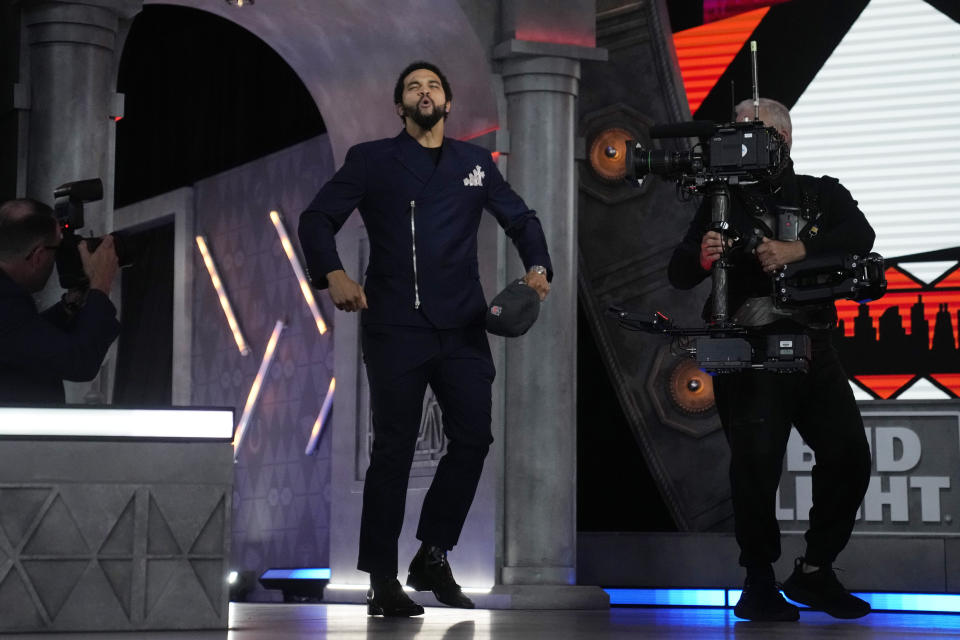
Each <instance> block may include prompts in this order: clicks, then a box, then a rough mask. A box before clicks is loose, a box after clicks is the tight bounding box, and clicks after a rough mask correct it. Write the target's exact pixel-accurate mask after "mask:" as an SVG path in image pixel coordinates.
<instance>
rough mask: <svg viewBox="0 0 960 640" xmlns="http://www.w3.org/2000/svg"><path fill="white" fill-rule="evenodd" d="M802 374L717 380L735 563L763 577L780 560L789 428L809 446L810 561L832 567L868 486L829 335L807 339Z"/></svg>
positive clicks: (860, 436) (852, 410)
mask: <svg viewBox="0 0 960 640" xmlns="http://www.w3.org/2000/svg"><path fill="white" fill-rule="evenodd" d="M811 338H812V341H813V358H812V362H811V367H810V371H809V372H808V373H806V374H797V373H790V374H786V373H769V372H761V371H746V372H740V373H733V374H723V375H718V376H716V377H715V378H714V385H715V390H716V399H717V409H718V411H719V413H720V419H721V422H722V423H723V427H724V432H725V434H726V436H727V441H728V442H729V444H730V453H731V461H730V484H731V490H732V495H733V512H734V520H735V523H734V525H735V530H736V537H737V543H738V544H739V545H740V564H741V565H743V566H744V567H746V568H747V572H748V574H749V573H751V570H755V571H757V572H758V573H768V572H769V567H770V565H771V564H772V563H773V562H774V561H776V560H777V559H778V558H779V557H780V528H779V526H778V523H777V519H776V491H777V486H778V484H779V481H780V474H781V471H782V468H783V456H784V453H785V452H786V447H787V438H788V437H789V435H790V427H791V424H792V425H794V426H796V428H797V431H798V432H799V433H800V435H801V436H802V437H803V440H804V442H806V444H807V445H808V446H809V447H810V448H811V449H813V452H814V454H815V457H816V466H815V467H814V468H813V472H812V475H813V478H812V479H813V507H812V508H811V509H810V526H809V529H808V530H807V533H806V542H807V550H806V554H805V559H806V561H807V562H808V563H809V564H813V565H823V564H829V563H832V562H833V561H834V560H835V559H836V557H837V555H838V554H839V553H840V551H841V550H842V549H843V548H844V546H846V544H847V541H848V540H849V539H850V534H851V532H852V531H853V525H854V521H855V519H856V514H857V509H858V508H859V506H860V503H861V501H862V500H863V496H864V494H865V493H866V490H867V485H868V484H869V481H870V468H871V457H870V448H869V445H868V443H867V439H866V435H865V433H864V429H863V420H862V418H861V417H860V411H859V409H858V408H857V404H856V401H855V400H854V398H853V392H852V391H851V389H850V385H849V382H848V381H847V375H846V373H845V372H844V370H843V367H842V366H841V365H840V361H839V358H838V357H837V353H836V351H835V350H834V348H833V346H832V345H831V344H830V338H829V336H828V335H827V334H826V333H823V332H815V333H813V334H811Z"/></svg>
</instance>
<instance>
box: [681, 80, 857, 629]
mask: <svg viewBox="0 0 960 640" xmlns="http://www.w3.org/2000/svg"><path fill="white" fill-rule="evenodd" d="M753 117H754V107H753V102H752V101H750V100H747V101H744V102H741V103H740V104H739V105H737V107H736V118H737V120H738V121H742V120H753ZM760 120H762V121H763V123H764V124H766V125H767V126H772V127H774V128H775V129H777V131H778V132H779V133H780V135H781V136H783V138H784V142H785V143H786V144H787V147H788V148H789V146H790V144H791V142H792V138H791V133H792V132H791V123H790V114H789V112H788V110H787V108H786V107H785V106H784V105H782V104H780V103H779V102H776V101H774V100H768V99H761V101H760ZM778 205H780V206H795V207H800V209H801V211H804V213H805V218H807V219H806V220H801V221H800V224H799V226H800V227H802V230H801V232H800V234H799V240H796V241H787V242H783V241H778V240H775V239H772V238H771V236H774V235H775V234H774V232H773V231H772V229H776V228H777V226H776V224H775V223H774V222H771V220H773V221H775V220H776V215H777V206H778ZM729 218H730V224H731V227H732V228H733V229H732V230H733V233H730V234H724V235H723V236H721V234H720V233H718V232H716V231H710V230H708V228H709V227H710V222H711V203H710V201H709V199H705V200H704V202H703V203H702V205H701V206H700V208H699V210H698V212H697V214H696V216H695V218H694V219H693V221H692V223H691V224H690V227H689V229H688V230H687V233H686V236H685V237H684V239H683V241H682V243H681V244H680V245H679V246H678V247H677V248H676V249H675V251H674V253H673V256H672V258H671V261H670V266H669V279H670V282H671V284H673V285H674V286H675V287H677V288H680V289H689V288H692V287H694V286H696V285H697V284H698V283H700V282H701V281H703V280H704V279H705V278H707V277H708V276H710V274H711V271H712V269H713V267H714V264H715V263H716V261H717V260H718V259H720V258H721V256H724V257H725V258H726V261H727V263H728V264H729V265H730V266H729V268H728V278H729V297H728V301H729V309H730V310H731V316H732V317H731V320H732V322H733V323H734V324H736V325H740V326H747V327H753V328H755V329H756V330H757V331H759V332H762V333H770V334H778V333H787V334H789V333H806V334H807V335H809V336H810V339H811V343H812V358H811V361H810V369H809V372H808V373H776V372H770V371H758V370H749V369H748V370H744V371H739V372H736V373H725V374H721V375H718V376H716V377H715V378H714V388H715V392H716V401H717V409H718V411H719V414H720V420H721V422H722V424H723V428H724V433H725V435H726V438H727V441H728V443H729V445H730V452H731V462H730V484H731V492H732V498H733V511H734V521H735V531H736V538H737V543H738V544H739V546H740V564H741V565H742V566H743V567H745V568H746V573H747V575H746V581H745V584H744V589H743V595H742V596H741V598H740V601H739V602H738V603H737V605H736V607H735V609H734V613H735V614H736V615H737V616H738V617H740V618H746V619H749V620H797V619H798V618H799V611H798V609H797V607H795V606H793V605H792V604H790V603H788V602H787V601H786V600H784V598H783V597H782V596H781V595H780V592H779V591H778V589H777V585H776V581H775V578H774V571H773V566H772V565H773V563H774V562H775V561H776V560H777V559H778V558H779V557H780V529H779V526H778V523H777V519H776V513H775V504H776V491H777V486H778V484H779V481H780V474H781V471H782V467H783V456H784V453H785V451H786V445H787V439H788V436H789V434H790V427H791V424H792V425H793V426H795V427H796V428H797V430H798V431H799V433H800V435H801V436H802V437H803V439H804V441H805V442H806V443H807V445H809V446H810V447H811V448H812V449H813V451H814V453H815V455H816V466H815V467H814V469H813V507H812V508H811V509H810V516H809V518H810V527H809V529H808V531H807V533H806V552H805V554H804V556H803V557H801V558H797V559H796V561H795V566H794V571H793V573H792V574H791V575H790V577H789V578H788V579H787V581H786V582H785V583H784V584H783V589H784V592H785V593H786V594H787V596H788V597H789V598H791V599H792V600H794V601H796V602H801V603H803V604H807V605H809V606H811V607H812V608H815V609H822V610H824V611H826V612H827V613H829V614H830V615H832V616H834V617H838V618H857V617H860V616H863V615H866V614H867V613H869V612H870V605H869V604H867V603H866V602H864V601H863V600H860V599H859V598H856V597H855V596H853V595H851V594H850V593H849V592H848V591H847V590H846V589H845V588H844V587H843V586H842V585H841V584H840V582H839V581H838V580H837V578H836V575H835V574H834V572H833V569H832V563H833V562H834V560H835V559H836V557H837V555H838V554H839V553H840V551H841V550H842V549H843V548H844V547H845V546H846V544H847V541H848V540H849V538H850V534H851V532H852V530H853V525H854V520H855V518H856V514H857V509H858V508H859V505H860V503H861V501H862V499H863V496H864V494H865V493H866V489H867V485H868V483H869V476H870V467H871V457H870V449H869V445H868V443H867V440H866V436H865V434H864V428H863V421H862V419H861V417H860V412H859V410H858V408H857V405H856V401H855V400H854V397H853V393H852V391H851V390H850V386H849V382H848V378H847V375H846V373H845V372H844V370H843V368H842V367H841V364H840V361H839V359H838V357H837V353H836V351H835V350H834V348H833V346H832V344H831V341H830V332H831V330H832V329H833V328H834V327H835V325H836V319H837V316H836V308H835V307H834V305H833V303H832V302H829V303H826V304H819V305H813V306H804V307H796V308H786V309H783V308H777V307H776V306H775V305H774V302H773V299H772V297H771V292H772V284H771V274H772V273H774V272H775V271H777V270H779V269H781V268H782V267H783V266H784V265H786V264H790V263H793V262H798V261H800V260H802V259H804V258H805V257H807V256H811V257H813V256H817V255H824V254H827V253H856V254H859V255H861V256H863V255H866V254H867V253H868V252H869V250H870V248H871V247H872V246H873V240H874V232H873V229H871V227H870V225H869V223H868V222H867V220H866V218H865V217H864V215H863V213H862V212H861V211H860V209H859V208H858V207H857V202H856V200H854V199H853V197H852V196H851V195H850V192H849V191H847V190H846V189H845V188H844V187H843V186H841V185H840V183H839V182H838V181H837V180H836V179H834V178H831V177H829V176H824V177H822V178H815V177H812V176H805V175H796V174H795V173H794V171H793V164H792V162H790V163H789V164H788V165H787V167H786V169H785V170H784V171H783V172H782V173H781V174H780V176H778V177H777V178H775V179H771V180H764V181H761V182H759V183H756V184H754V185H746V186H731V187H730V216H729ZM804 223H806V226H804ZM735 235H739V236H740V237H744V238H746V237H755V238H758V240H757V241H755V242H754V243H749V244H748V245H747V247H746V248H744V246H743V244H742V243H735V242H734V241H733V240H732V239H731V237H732V236H735ZM760 235H762V236H763V237H762V238H760ZM751 245H754V246H755V248H753V249H750V248H749V247H750V246H751ZM710 308H711V301H710V300H708V301H707V309H706V310H705V312H704V315H705V316H709V315H710Z"/></svg>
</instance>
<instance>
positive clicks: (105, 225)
mask: <svg viewBox="0 0 960 640" xmlns="http://www.w3.org/2000/svg"><path fill="white" fill-rule="evenodd" d="M141 5H142V1H141V0H83V1H75V2H61V1H43V0H32V1H28V2H24V4H23V27H24V38H23V39H24V42H25V43H26V45H27V46H26V50H27V51H28V54H27V55H28V56H29V74H30V77H29V79H28V84H29V87H30V127H29V140H28V143H29V152H28V161H27V185H26V194H27V196H29V197H31V198H36V199H38V200H41V201H43V202H52V199H53V190H54V188H56V187H57V186H59V185H61V184H63V183H65V182H70V181H73V180H80V179H85V178H95V177H99V178H101V179H103V181H104V200H103V202H102V203H97V204H91V205H90V206H89V208H88V212H87V226H88V227H89V228H90V230H92V231H93V232H94V233H102V232H103V231H105V230H108V229H109V228H110V224H111V222H112V220H111V219H110V213H111V212H112V210H113V163H114V131H115V127H116V123H115V121H114V118H115V117H117V116H122V115H123V113H122V100H121V99H120V98H119V97H118V96H117V95H116V84H117V78H116V67H117V58H118V57H119V55H120V47H119V46H118V44H119V42H120V40H122V36H121V34H122V26H123V21H124V20H126V19H128V18H131V17H132V16H133V15H134V14H135V13H136V12H137V11H139V8H140V6H141Z"/></svg>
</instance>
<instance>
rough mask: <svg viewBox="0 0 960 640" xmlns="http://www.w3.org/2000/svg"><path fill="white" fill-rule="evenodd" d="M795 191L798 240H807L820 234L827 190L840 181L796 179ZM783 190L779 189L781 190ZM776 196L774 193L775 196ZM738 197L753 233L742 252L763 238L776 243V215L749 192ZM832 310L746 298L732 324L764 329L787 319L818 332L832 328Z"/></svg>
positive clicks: (769, 299)
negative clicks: (797, 213)
mask: <svg viewBox="0 0 960 640" xmlns="http://www.w3.org/2000/svg"><path fill="white" fill-rule="evenodd" d="M796 180H797V191H798V202H797V204H798V205H799V208H800V219H799V221H798V225H799V227H800V228H799V231H798V234H797V237H798V240H799V241H803V240H808V239H810V238H813V237H815V236H816V235H817V234H818V233H819V232H820V229H819V221H820V218H821V217H822V216H823V214H824V213H825V210H824V202H825V201H827V200H828V195H827V194H828V193H829V190H831V189H834V188H835V187H836V185H838V184H839V180H837V179H836V178H833V177H831V176H823V177H821V178H816V177H814V176H807V175H798V176H796ZM781 188H782V186H781ZM774 193H776V191H775V192H774ZM740 195H741V197H742V200H743V203H744V204H745V205H746V207H747V210H748V214H749V216H750V220H751V223H752V225H753V229H751V230H750V234H749V236H747V238H748V239H747V241H746V245H745V246H744V250H745V251H752V250H753V249H755V248H756V246H757V245H758V244H759V243H760V242H761V239H762V238H764V237H766V238H770V239H772V240H776V239H777V237H776V231H775V230H776V229H777V228H778V225H777V212H776V211H771V210H770V207H769V206H768V205H767V203H766V202H765V199H764V198H763V197H761V196H760V195H759V194H757V193H754V192H751V190H749V189H741V190H740ZM835 314H836V311H835V307H834V306H833V304H832V303H831V304H829V305H814V306H810V307H794V308H781V307H777V306H776V304H775V303H774V300H773V297H772V296H763V297H753V298H748V299H747V300H745V301H744V303H743V304H742V305H740V307H739V308H738V309H737V310H736V312H735V313H734V314H733V317H732V320H733V322H734V323H735V324H739V325H742V326H748V327H749V326H754V327H755V326H763V325H766V324H770V323H772V322H775V321H777V320H784V319H790V320H794V321H796V322H798V323H800V324H803V325H806V326H809V327H811V328H817V329H827V328H829V327H830V326H832V324H833V322H834V318H835Z"/></svg>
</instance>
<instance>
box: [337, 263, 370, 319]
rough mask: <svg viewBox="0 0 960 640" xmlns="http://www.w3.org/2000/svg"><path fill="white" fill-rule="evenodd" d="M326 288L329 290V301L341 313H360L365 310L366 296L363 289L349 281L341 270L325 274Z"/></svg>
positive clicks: (348, 277)
mask: <svg viewBox="0 0 960 640" xmlns="http://www.w3.org/2000/svg"><path fill="white" fill-rule="evenodd" d="M327 287H328V288H329V290H330V299H331V300H333V304H334V306H335V307H336V308H337V309H340V310H341V311H360V310H361V309H366V308H367V296H366V295H365V294H364V293H363V287H361V286H360V285H359V284H357V283H356V282H354V281H353V280H351V279H350V276H348V275H347V273H346V272H345V271H344V270H343V269H337V270H336V271H331V272H330V273H328V274H327Z"/></svg>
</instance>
